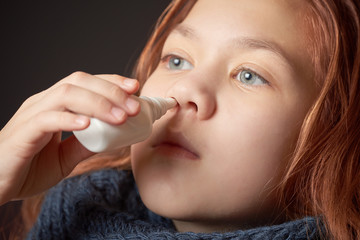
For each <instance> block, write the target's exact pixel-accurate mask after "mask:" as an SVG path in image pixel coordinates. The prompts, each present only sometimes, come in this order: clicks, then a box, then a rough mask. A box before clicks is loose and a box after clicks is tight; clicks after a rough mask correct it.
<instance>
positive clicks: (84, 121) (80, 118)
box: [75, 116, 88, 127]
mask: <svg viewBox="0 0 360 240" xmlns="http://www.w3.org/2000/svg"><path fill="white" fill-rule="evenodd" d="M87 122H88V118H87V117H85V116H77V117H76V118H75V123H76V125H78V126H80V127H82V126H85V125H86V124H87Z"/></svg>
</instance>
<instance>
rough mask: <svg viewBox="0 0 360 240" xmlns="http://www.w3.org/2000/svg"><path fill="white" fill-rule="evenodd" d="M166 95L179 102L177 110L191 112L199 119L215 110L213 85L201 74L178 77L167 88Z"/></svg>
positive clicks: (204, 117) (209, 115)
mask: <svg viewBox="0 0 360 240" xmlns="http://www.w3.org/2000/svg"><path fill="white" fill-rule="evenodd" d="M167 96H168V97H174V98H175V99H176V100H177V101H178V103H179V111H182V112H186V114H193V115H194V116H196V117H197V119H199V120H207V119H209V118H211V117H212V115H213V114H214V113H215V110H216V97H215V96H216V95H215V87H214V86H213V85H211V83H210V81H206V79H205V78H204V77H201V76H188V77H186V78H185V77H184V78H183V79H178V80H176V82H175V83H174V84H173V85H172V86H171V87H170V88H169V89H168V91H167Z"/></svg>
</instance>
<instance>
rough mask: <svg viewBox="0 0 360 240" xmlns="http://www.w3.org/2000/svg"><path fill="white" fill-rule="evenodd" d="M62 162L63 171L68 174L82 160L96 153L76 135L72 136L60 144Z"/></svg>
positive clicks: (65, 174)
mask: <svg viewBox="0 0 360 240" xmlns="http://www.w3.org/2000/svg"><path fill="white" fill-rule="evenodd" d="M59 151H60V153H61V154H60V162H61V167H62V173H63V174H64V176H67V175H69V174H70V173H71V171H72V170H73V169H74V168H75V167H76V165H78V164H79V163H80V162H81V161H83V160H85V159H87V158H89V157H91V156H92V155H95V153H93V152H91V151H89V150H87V149H86V148H85V147H84V146H83V145H82V144H81V143H80V142H79V141H78V140H77V139H76V137H75V136H74V135H72V136H70V137H69V138H67V139H66V140H64V141H63V142H62V143H61V144H60V149H59Z"/></svg>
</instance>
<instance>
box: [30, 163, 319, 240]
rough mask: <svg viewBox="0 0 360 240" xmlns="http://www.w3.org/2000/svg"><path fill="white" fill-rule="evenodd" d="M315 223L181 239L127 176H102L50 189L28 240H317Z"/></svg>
mask: <svg viewBox="0 0 360 240" xmlns="http://www.w3.org/2000/svg"><path fill="white" fill-rule="evenodd" d="M319 235H320V234H319V232H318V228H317V221H316V219H315V218H312V217H307V218H304V219H299V220H296V221H291V222H287V223H283V224H280V225H274V226H265V227H259V228H254V229H249V230H238V231H232V232H226V233H192V232H187V233H179V232H177V231H176V230H175V228H174V226H173V224H172V222H171V220H169V219H166V218H163V217H160V216H158V215H156V214H155V213H153V212H151V211H150V210H148V209H147V208H146V207H145V206H144V204H143V203H142V202H141V199H140V197H139V195H138V192H137V190H136V186H135V183H134V179H133V176H132V175H131V173H129V172H125V171H117V170H113V169H111V170H101V171H97V172H94V173H91V174H85V175H81V176H77V177H73V178H69V179H66V180H64V181H62V182H61V183H59V184H58V185H57V186H55V187H54V188H52V189H51V190H50V191H49V193H48V195H47V197H46V198H45V200H44V203H43V205H42V209H41V212H40V215H39V218H38V220H37V222H36V224H35V225H34V227H33V229H32V230H31V231H30V232H29V234H28V236H27V239H47V240H50V239H77V240H81V239H167V240H170V239H179V240H180V239H190V240H191V239H219V240H220V239H225V240H230V239H231V240H235V239H262V240H263V239H277V240H282V239H288V240H290V239H294V240H295V239H296V240H300V239H320V238H319Z"/></svg>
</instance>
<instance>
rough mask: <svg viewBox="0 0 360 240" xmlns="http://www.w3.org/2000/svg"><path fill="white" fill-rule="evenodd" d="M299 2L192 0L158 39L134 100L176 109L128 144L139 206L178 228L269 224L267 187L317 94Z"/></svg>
mask: <svg viewBox="0 0 360 240" xmlns="http://www.w3.org/2000/svg"><path fill="white" fill-rule="evenodd" d="M304 4H305V1H303V0H297V1H295V0H294V1H282V0H252V1H248V0H199V1H198V2H197V3H196V4H195V6H194V8H193V9H192V10H191V12H190V13H189V15H188V16H187V17H186V19H185V20H184V21H183V22H182V23H181V24H179V25H178V26H177V27H176V28H175V29H174V30H173V31H172V32H171V34H170V36H169V37H168V38H167V41H166V43H165V45H164V48H163V52H162V61H161V62H160V63H159V65H158V67H157V69H156V70H155V72H154V73H153V74H152V75H151V77H150V78H149V79H148V80H147V82H146V84H145V86H144V88H143V90H142V95H146V96H163V97H174V98H175V99H177V101H178V102H179V105H178V107H176V108H174V109H172V110H170V111H169V112H168V113H167V114H166V115H165V116H164V117H163V118H161V119H160V120H158V121H156V122H155V124H154V129H153V133H152V135H151V137H150V138H149V139H147V140H146V141H144V142H141V143H138V144H135V145H133V146H132V155H131V157H132V167H133V171H134V176H135V179H136V182H137V184H138V187H139V192H140V195H141V197H142V199H143V201H144V203H145V205H146V206H147V207H148V208H150V209H151V210H152V211H154V212H156V213H158V214H160V215H163V216H165V217H169V218H171V219H173V220H174V223H175V226H176V227H177V229H178V230H179V231H195V232H200V231H201V232H207V231H218V230H226V229H227V230H228V229H232V228H245V227H250V226H253V225H258V224H262V223H266V222H268V221H271V220H273V219H274V218H275V217H276V216H277V214H279V211H278V210H276V209H274V207H275V206H274V205H275V203H276V196H274V195H275V194H274V192H273V191H272V190H273V189H274V187H275V186H276V185H277V184H278V183H279V178H280V175H281V173H282V172H283V170H284V167H285V165H286V163H287V161H288V160H289V158H290V156H291V153H292V151H293V150H294V145H295V143H296V140H297V137H298V134H299V130H300V127H301V125H302V122H303V120H304V117H305V115H306V113H307V111H308V110H309V108H310V107H311V105H312V103H313V102H314V100H315V97H316V95H317V92H318V88H317V86H316V84H315V80H314V79H313V66H312V64H311V57H310V55H309V54H308V53H307V50H306V49H307V44H306V41H305V40H304V39H305V37H304V34H305V32H306V31H305V26H304V23H303V19H302V14H300V13H304V11H305V10H304V8H305V6H304Z"/></svg>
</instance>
